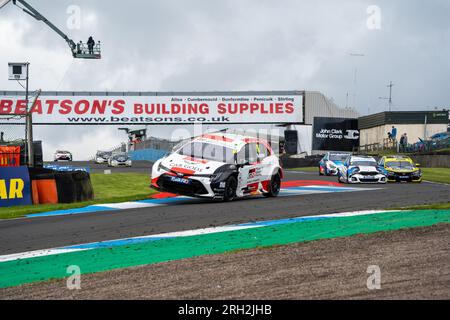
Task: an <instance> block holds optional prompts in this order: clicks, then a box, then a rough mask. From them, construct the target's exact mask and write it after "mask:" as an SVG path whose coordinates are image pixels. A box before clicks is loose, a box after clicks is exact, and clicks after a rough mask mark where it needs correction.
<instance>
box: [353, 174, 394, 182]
mask: <svg viewBox="0 0 450 320" xmlns="http://www.w3.org/2000/svg"><path fill="white" fill-rule="evenodd" d="M386 182H387V178H386V176H385V175H384V174H376V175H365V174H360V173H356V174H354V175H351V176H350V177H348V183H386Z"/></svg>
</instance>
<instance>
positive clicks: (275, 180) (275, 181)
mask: <svg viewBox="0 0 450 320" xmlns="http://www.w3.org/2000/svg"><path fill="white" fill-rule="evenodd" d="M280 189H281V177H280V174H279V173H276V174H274V175H273V176H272V179H270V190H269V192H267V193H264V196H266V197H276V196H277V195H278V194H279V193H280Z"/></svg>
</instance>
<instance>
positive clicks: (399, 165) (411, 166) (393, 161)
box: [378, 156, 422, 182]
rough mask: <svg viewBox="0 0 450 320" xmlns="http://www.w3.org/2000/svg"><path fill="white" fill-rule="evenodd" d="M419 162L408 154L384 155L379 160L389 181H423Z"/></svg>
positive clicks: (380, 166)
mask: <svg viewBox="0 0 450 320" xmlns="http://www.w3.org/2000/svg"><path fill="white" fill-rule="evenodd" d="M418 166H419V164H417V163H414V161H413V160H412V159H411V158H410V157H407V156H384V157H382V158H381V159H380V161H379V162H378V169H379V170H380V171H381V172H383V173H384V174H385V175H386V177H387V179H388V182H422V170H420V169H419V168H418Z"/></svg>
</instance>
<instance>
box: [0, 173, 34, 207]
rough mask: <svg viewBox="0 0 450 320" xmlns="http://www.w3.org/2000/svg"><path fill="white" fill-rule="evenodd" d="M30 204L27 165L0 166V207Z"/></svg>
mask: <svg viewBox="0 0 450 320" xmlns="http://www.w3.org/2000/svg"><path fill="white" fill-rule="evenodd" d="M28 204H31V185H30V177H29V174H28V168H27V167H0V207H12V206H19V205H28Z"/></svg>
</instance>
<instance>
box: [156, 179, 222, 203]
mask: <svg viewBox="0 0 450 320" xmlns="http://www.w3.org/2000/svg"><path fill="white" fill-rule="evenodd" d="M210 181H211V180H210V178H206V177H194V176H186V177H178V176H176V175H171V174H162V175H160V176H159V177H157V178H155V179H152V188H154V189H156V190H158V191H163V192H169V193H174V194H178V195H183V196H188V197H199V198H211V199H214V198H221V197H223V193H224V191H222V192H219V191H220V190H216V193H215V192H214V191H213V190H212V189H211V184H210Z"/></svg>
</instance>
